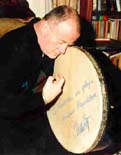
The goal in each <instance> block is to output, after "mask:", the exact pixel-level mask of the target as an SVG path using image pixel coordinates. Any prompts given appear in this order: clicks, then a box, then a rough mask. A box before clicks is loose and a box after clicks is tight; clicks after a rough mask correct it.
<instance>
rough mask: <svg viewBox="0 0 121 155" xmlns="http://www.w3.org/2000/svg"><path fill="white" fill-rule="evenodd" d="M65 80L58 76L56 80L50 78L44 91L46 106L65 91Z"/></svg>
mask: <svg viewBox="0 0 121 155" xmlns="http://www.w3.org/2000/svg"><path fill="white" fill-rule="evenodd" d="M64 82H65V80H64V78H63V77H61V76H60V75H58V76H57V77H56V79H55V78H54V77H53V76H49V77H48V79H47V81H46V83H45V85H44V87H43V91H42V96H43V99H44V101H45V104H47V103H50V102H52V101H53V100H54V99H55V98H56V97H57V96H58V95H59V94H60V93H61V92H62V90H63V85H64Z"/></svg>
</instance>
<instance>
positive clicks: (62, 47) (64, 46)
mask: <svg viewBox="0 0 121 155" xmlns="http://www.w3.org/2000/svg"><path fill="white" fill-rule="evenodd" d="M67 46H68V45H67V44H63V45H61V48H60V51H61V53H62V54H64V53H65V52H66V49H67Z"/></svg>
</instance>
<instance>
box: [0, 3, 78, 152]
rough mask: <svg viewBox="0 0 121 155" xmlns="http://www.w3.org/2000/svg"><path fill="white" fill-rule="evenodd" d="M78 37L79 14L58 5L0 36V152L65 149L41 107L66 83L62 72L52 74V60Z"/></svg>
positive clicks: (57, 93)
mask: <svg viewBox="0 0 121 155" xmlns="http://www.w3.org/2000/svg"><path fill="white" fill-rule="evenodd" d="M79 36H80V20H79V17H78V13H77V12H76V11H75V10H74V9H72V8H70V7H68V6H59V7H57V8H55V9H53V10H52V11H51V12H49V13H48V14H47V15H45V17H43V18H42V19H41V20H38V19H37V21H36V22H35V23H33V22H30V23H29V24H27V25H26V26H23V27H21V28H18V29H17V30H13V31H11V32H9V33H7V34H6V35H4V36H3V37H2V38H1V39H0V52H1V56H0V72H1V76H0V124H1V130H0V131H1V132H0V155H3V154H6V155H9V154H10V155H14V154H15V155H20V154H22V155H45V154H49V155H54V154H55V155H59V154H61V155H62V152H63V153H64V152H66V151H65V150H64V149H63V148H62V147H61V146H60V145H59V144H58V142H57V140H56V139H55V137H54V135H53V133H52V131H51V129H50V126H49V123H48V119H47V115H46V111H47V110H48V109H49V108H50V107H49V105H50V103H52V101H53V100H54V99H55V98H56V97H57V96H58V95H59V94H60V93H61V92H62V87H63V85H64V82H65V81H64V77H63V75H58V77H53V76H52V73H53V62H54V61H53V60H54V59H55V58H57V57H58V56H59V55H61V54H64V53H65V52H66V49H67V47H68V46H71V45H72V44H73V43H74V42H75V41H76V39H77V38H78V37H79ZM46 79H47V80H46ZM45 81H46V83H45ZM44 83H45V84H44ZM43 85H44V86H43ZM63 155H64V154H63ZM66 155H67V152H66Z"/></svg>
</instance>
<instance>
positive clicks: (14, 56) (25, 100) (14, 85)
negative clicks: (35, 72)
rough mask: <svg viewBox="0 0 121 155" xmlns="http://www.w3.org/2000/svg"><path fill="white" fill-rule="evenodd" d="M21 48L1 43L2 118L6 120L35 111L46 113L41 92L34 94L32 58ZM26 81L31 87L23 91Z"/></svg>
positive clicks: (0, 88) (0, 94)
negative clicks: (22, 86) (32, 86)
mask: <svg viewBox="0 0 121 155" xmlns="http://www.w3.org/2000/svg"><path fill="white" fill-rule="evenodd" d="M14 41H15V40H14ZM1 43H3V44H1ZM19 44H20V43H19ZM20 48H23V46H22V47H19V46H17V43H16V46H15V47H13V45H12V44H10V43H8V42H6V43H4V42H2V41H1V42H0V52H1V53H3V54H2V55H1V57H0V117H4V118H6V119H7V118H9V119H11V118H16V117H19V116H21V115H24V114H25V113H29V111H33V110H34V109H39V111H40V112H45V105H44V101H43V98H42V94H41V92H39V93H34V92H33V91H32V88H31V79H33V78H32V77H31V76H32V75H31V59H30V56H29V54H28V53H27V52H26V50H23V49H20ZM30 78H31V79H30ZM26 80H28V83H30V84H29V85H30V86H28V88H27V89H24V90H22V89H23V88H22V89H21V85H22V83H23V82H26ZM37 111H38V110H37Z"/></svg>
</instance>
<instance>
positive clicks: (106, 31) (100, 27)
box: [92, 18, 121, 41]
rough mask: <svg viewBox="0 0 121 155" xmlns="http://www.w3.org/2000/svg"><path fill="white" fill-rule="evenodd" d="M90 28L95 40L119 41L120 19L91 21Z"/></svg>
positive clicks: (120, 35) (120, 36)
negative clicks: (91, 27)
mask: <svg viewBox="0 0 121 155" xmlns="http://www.w3.org/2000/svg"><path fill="white" fill-rule="evenodd" d="M102 19H103V18H102ZM92 26H93V28H94V31H95V34H96V38H102V39H114V40H120V41H121V19H114V18H107V20H92Z"/></svg>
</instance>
